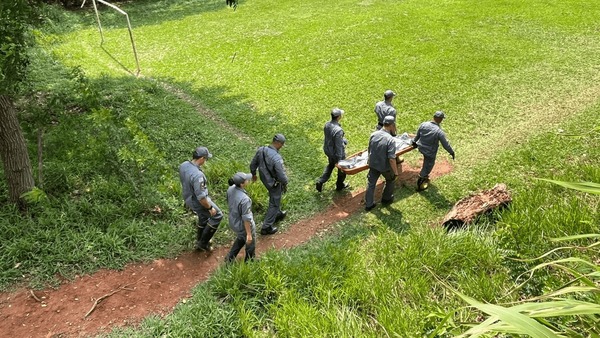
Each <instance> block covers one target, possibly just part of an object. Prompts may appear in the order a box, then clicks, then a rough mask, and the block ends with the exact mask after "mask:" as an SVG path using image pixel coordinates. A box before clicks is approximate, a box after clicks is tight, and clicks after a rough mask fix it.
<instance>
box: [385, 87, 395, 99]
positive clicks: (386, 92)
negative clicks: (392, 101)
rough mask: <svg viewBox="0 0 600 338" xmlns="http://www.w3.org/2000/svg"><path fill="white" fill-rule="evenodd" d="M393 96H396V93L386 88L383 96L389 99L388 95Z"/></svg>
mask: <svg viewBox="0 0 600 338" xmlns="http://www.w3.org/2000/svg"><path fill="white" fill-rule="evenodd" d="M394 96H396V93H394V92H393V91H391V90H390V89H388V90H386V91H385V93H383V97H385V98H386V99H389V98H390V97H394Z"/></svg>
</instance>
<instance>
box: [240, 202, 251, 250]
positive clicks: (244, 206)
mask: <svg viewBox="0 0 600 338" xmlns="http://www.w3.org/2000/svg"><path fill="white" fill-rule="evenodd" d="M240 203H241V212H242V214H241V217H242V221H243V222H244V229H246V243H247V244H250V243H252V240H253V239H252V221H253V215H252V200H251V199H250V198H247V199H244V200H242V201H241V202H240Z"/></svg>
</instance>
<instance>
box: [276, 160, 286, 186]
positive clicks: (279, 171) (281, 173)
mask: <svg viewBox="0 0 600 338" xmlns="http://www.w3.org/2000/svg"><path fill="white" fill-rule="evenodd" d="M273 169H275V176H277V181H279V183H281V184H283V185H286V184H288V178H287V175H286V173H285V167H284V166H283V158H281V157H279V159H273Z"/></svg>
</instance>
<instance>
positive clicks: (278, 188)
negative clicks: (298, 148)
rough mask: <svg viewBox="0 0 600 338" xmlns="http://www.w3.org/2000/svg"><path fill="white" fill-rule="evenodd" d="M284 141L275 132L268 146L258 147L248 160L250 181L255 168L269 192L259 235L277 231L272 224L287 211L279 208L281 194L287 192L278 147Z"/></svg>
mask: <svg viewBox="0 0 600 338" xmlns="http://www.w3.org/2000/svg"><path fill="white" fill-rule="evenodd" d="M284 143H285V136H283V134H277V135H275V136H273V141H272V142H271V144H270V145H269V146H263V147H260V148H258V150H257V151H256V154H255V155H254V158H253V159H252V162H250V172H251V173H252V181H253V182H255V181H256V170H257V169H258V171H259V174H260V180H261V181H262V183H263V184H264V185H265V187H266V188H267V191H268V192H269V208H268V209H267V214H266V215H265V220H264V222H263V225H262V228H261V230H260V234H261V235H272V234H274V233H276V232H277V228H276V227H274V226H273V225H274V224H275V223H276V222H278V221H281V220H282V219H284V218H285V216H286V214H287V212H286V211H283V210H281V195H282V194H284V193H285V192H287V185H288V177H287V175H286V173H285V169H284V167H283V158H282V157H281V154H279V149H281V148H282V147H283V145H284Z"/></svg>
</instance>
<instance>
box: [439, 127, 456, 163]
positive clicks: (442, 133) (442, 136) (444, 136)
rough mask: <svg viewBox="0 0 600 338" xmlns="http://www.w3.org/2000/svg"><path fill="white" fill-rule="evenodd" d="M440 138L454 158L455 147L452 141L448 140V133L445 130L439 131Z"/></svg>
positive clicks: (443, 145)
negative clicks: (453, 147) (451, 143)
mask: <svg viewBox="0 0 600 338" xmlns="http://www.w3.org/2000/svg"><path fill="white" fill-rule="evenodd" d="M439 138H440V143H441V144H442V147H444V149H446V151H447V152H448V154H450V156H452V159H454V149H452V146H451V145H450V142H448V140H447V139H446V134H444V132H443V131H441V130H440V132H439Z"/></svg>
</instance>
